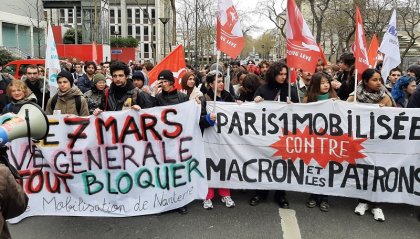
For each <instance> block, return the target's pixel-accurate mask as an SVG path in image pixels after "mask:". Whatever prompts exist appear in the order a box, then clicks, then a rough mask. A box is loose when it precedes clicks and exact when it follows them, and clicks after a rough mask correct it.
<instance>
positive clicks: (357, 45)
mask: <svg viewBox="0 0 420 239" xmlns="http://www.w3.org/2000/svg"><path fill="white" fill-rule="evenodd" d="M354 58H355V59H356V63H355V68H356V70H357V71H358V75H359V76H360V75H361V74H362V73H363V71H365V70H366V69H367V68H369V60H368V53H367V47H366V38H365V31H364V30H363V20H362V15H360V11H359V7H358V6H356V39H355V42H354ZM359 80H360V77H359Z"/></svg>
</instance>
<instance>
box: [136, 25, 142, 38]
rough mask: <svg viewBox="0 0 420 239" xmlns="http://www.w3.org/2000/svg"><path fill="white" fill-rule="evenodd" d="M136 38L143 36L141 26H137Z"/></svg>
mask: <svg viewBox="0 0 420 239" xmlns="http://www.w3.org/2000/svg"><path fill="white" fill-rule="evenodd" d="M136 36H141V32H140V26H136Z"/></svg>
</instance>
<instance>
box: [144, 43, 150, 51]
mask: <svg viewBox="0 0 420 239" xmlns="http://www.w3.org/2000/svg"><path fill="white" fill-rule="evenodd" d="M143 47H144V52H149V44H148V43H145V44H144V45H143Z"/></svg>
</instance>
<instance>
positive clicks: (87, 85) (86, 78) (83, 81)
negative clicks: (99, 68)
mask: <svg viewBox="0 0 420 239" xmlns="http://www.w3.org/2000/svg"><path fill="white" fill-rule="evenodd" d="M95 71H96V64H95V63H94V62H91V61H88V62H86V64H85V72H86V74H85V75H83V76H81V77H79V79H78V81H77V87H79V89H80V90H81V91H82V93H85V92H86V91H89V90H90V89H91V88H92V86H93V76H94V75H95Z"/></svg>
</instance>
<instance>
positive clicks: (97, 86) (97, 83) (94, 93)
mask: <svg viewBox="0 0 420 239" xmlns="http://www.w3.org/2000/svg"><path fill="white" fill-rule="evenodd" d="M106 87H107V86H106V78H105V76H104V75H103V74H100V73H99V74H95V76H94V77H93V86H92V88H91V89H90V90H89V91H87V92H85V93H84V94H83V96H84V97H85V98H86V101H87V104H88V108H89V114H93V111H94V110H95V109H96V108H98V107H100V106H101V102H102V99H103V98H104V97H105V89H106Z"/></svg>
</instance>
